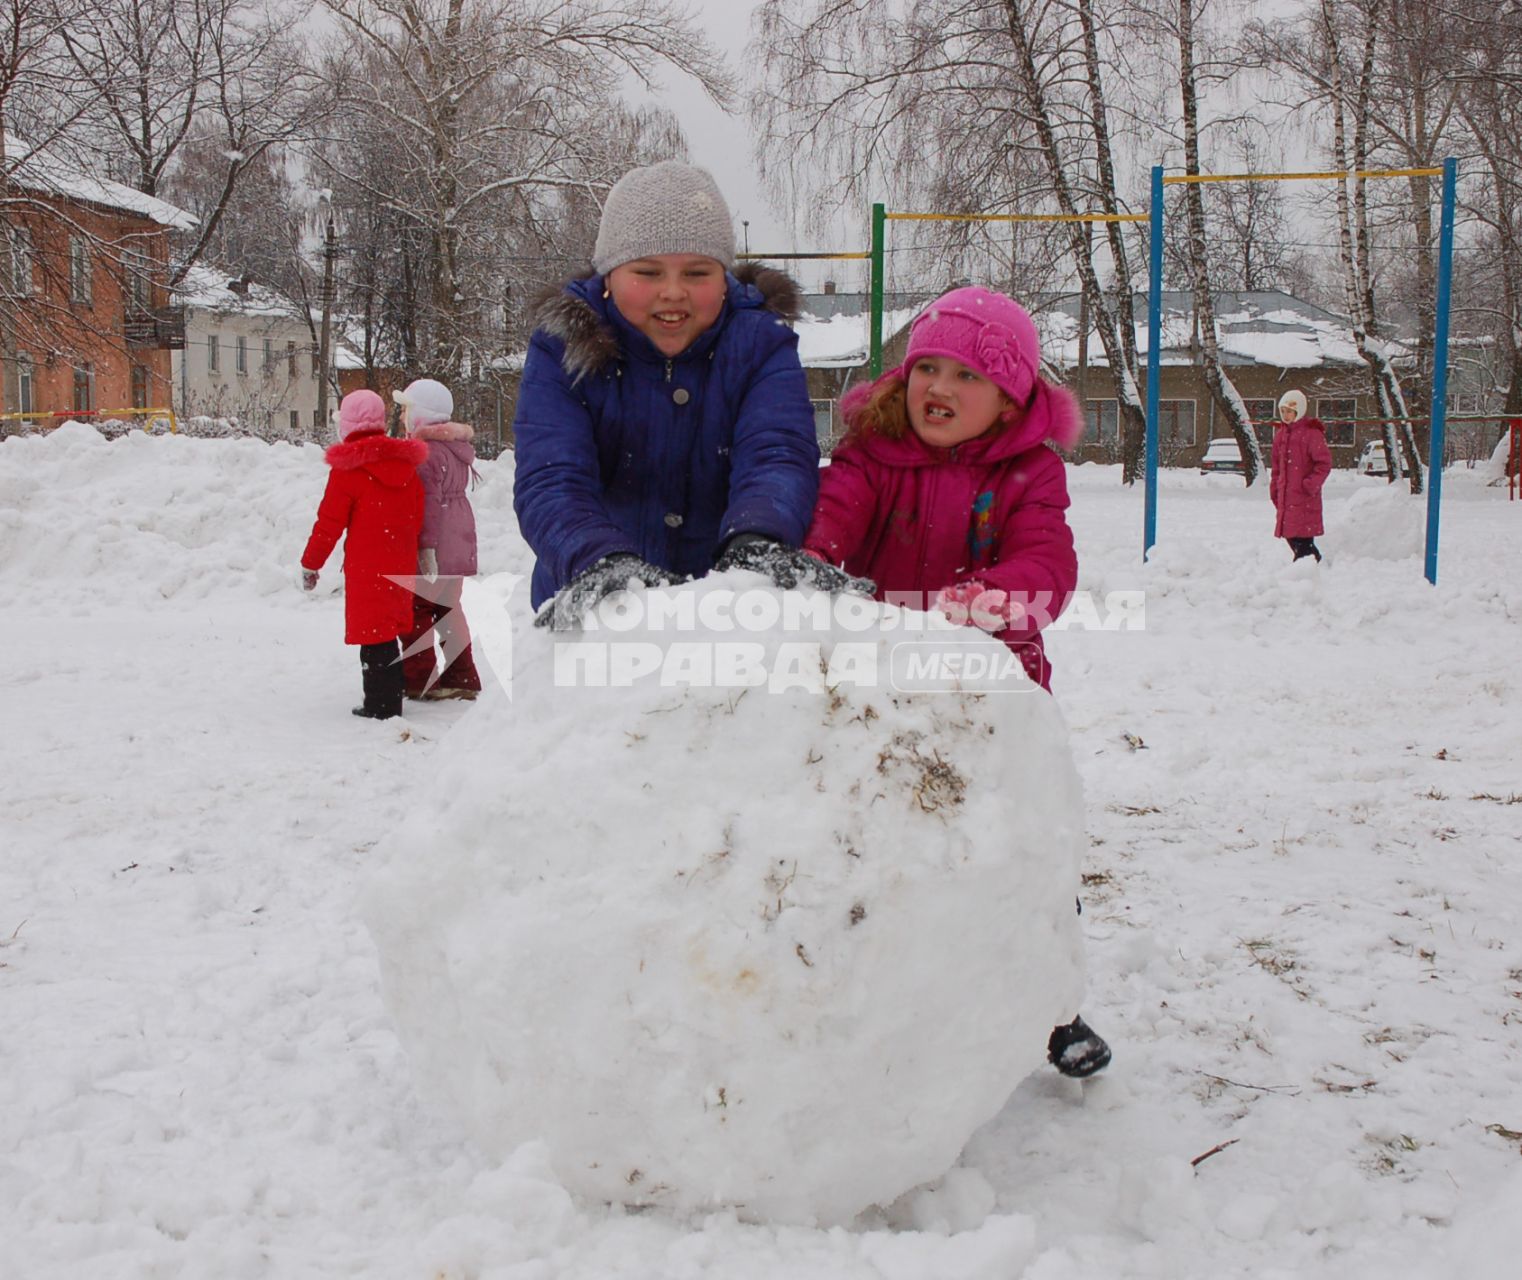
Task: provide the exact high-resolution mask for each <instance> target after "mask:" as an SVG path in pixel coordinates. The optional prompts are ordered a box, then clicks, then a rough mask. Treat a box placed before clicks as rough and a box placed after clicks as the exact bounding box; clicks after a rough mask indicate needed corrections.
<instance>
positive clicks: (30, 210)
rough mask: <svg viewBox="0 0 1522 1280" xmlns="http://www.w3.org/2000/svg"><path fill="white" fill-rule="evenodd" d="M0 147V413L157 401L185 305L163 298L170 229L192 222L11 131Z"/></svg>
mask: <svg viewBox="0 0 1522 1280" xmlns="http://www.w3.org/2000/svg"><path fill="white" fill-rule="evenodd" d="M5 148H6V159H5V163H4V166H3V170H0V174H3V176H0V223H3V225H0V231H3V238H0V364H3V370H4V376H3V379H0V395H3V411H4V413H6V414H10V415H19V414H27V415H51V419H50V420H52V421H57V420H60V419H62V418H64V417H68V416H73V415H100V414H109V412H110V411H111V410H115V409H126V408H157V407H160V406H164V407H167V406H168V405H169V404H170V369H169V350H170V348H171V347H174V346H177V345H179V344H181V343H182V342H183V341H184V321H183V313H182V312H180V311H179V310H178V309H177V308H175V307H172V306H171V305H170V297H169V294H168V291H167V288H166V285H167V279H168V263H169V233H170V230H171V229H175V228H180V229H188V228H190V227H193V226H194V225H195V219H194V218H192V217H191V216H190V215H189V214H188V213H185V212H184V211H183V210H181V209H177V208H175V207H174V206H173V205H170V204H167V203H165V202H164V201H162V200H157V199H154V198H153V197H152V196H145V195H143V194H142V193H141V192H138V191H134V190H133V189H132V188H131V187H127V186H124V185H122V184H121V183H117V182H111V181H109V180H107V179H103V178H95V177H92V176H90V175H88V174H84V173H81V172H79V171H77V170H76V169H75V168H73V167H72V166H69V165H67V164H64V163H62V162H60V161H58V160H56V159H54V158H51V157H47V156H44V155H42V154H41V153H39V152H34V151H32V150H31V149H30V148H29V147H28V146H27V144H26V143H24V142H22V141H20V140H19V139H17V138H15V137H13V136H11V135H7V136H6V139H5ZM44 420H49V419H44ZM15 421H16V419H15V418H11V419H10V420H9V422H10V423H14V422H15Z"/></svg>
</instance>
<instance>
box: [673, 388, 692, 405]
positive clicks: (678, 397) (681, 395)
mask: <svg viewBox="0 0 1522 1280" xmlns="http://www.w3.org/2000/svg"><path fill="white" fill-rule="evenodd" d="M671 398H672V399H673V400H675V401H676V402H677V403H678V404H686V403H687V402H688V401H689V400H691V399H692V397H691V396H690V395H688V394H687V388H686V387H678V388H677V389H676V390H675V391H673V392H672V393H671Z"/></svg>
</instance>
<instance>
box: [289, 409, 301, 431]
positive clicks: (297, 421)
mask: <svg viewBox="0 0 1522 1280" xmlns="http://www.w3.org/2000/svg"><path fill="white" fill-rule="evenodd" d="M300 430H301V410H300V409H292V410H291V434H292V435H295V434H297V433H298V432H299V431H300Z"/></svg>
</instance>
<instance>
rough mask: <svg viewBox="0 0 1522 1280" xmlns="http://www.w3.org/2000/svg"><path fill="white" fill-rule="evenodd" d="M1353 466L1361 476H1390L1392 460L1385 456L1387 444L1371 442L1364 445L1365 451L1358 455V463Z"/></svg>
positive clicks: (1380, 441) (1381, 441)
mask: <svg viewBox="0 0 1522 1280" xmlns="http://www.w3.org/2000/svg"><path fill="white" fill-rule="evenodd" d="M1353 466H1354V469H1355V470H1356V471H1357V472H1358V474H1359V475H1361V476H1388V475H1389V474H1390V460H1389V459H1388V458H1387V457H1386V456H1385V442H1384V441H1383V440H1370V441H1369V443H1368V444H1366V445H1364V447H1363V451H1362V452H1361V453H1360V454H1359V455H1358V461H1357V462H1355V463H1354V464H1353Z"/></svg>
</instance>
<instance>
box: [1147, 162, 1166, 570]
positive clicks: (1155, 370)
mask: <svg viewBox="0 0 1522 1280" xmlns="http://www.w3.org/2000/svg"><path fill="white" fill-rule="evenodd" d="M1150 224H1151V230H1152V271H1151V280H1150V282H1149V286H1148V292H1147V476H1146V494H1147V498H1146V514H1145V516H1144V526H1145V527H1144V529H1143V533H1142V559H1143V560H1145V559H1146V558H1147V556H1148V555H1149V554H1150V553H1151V551H1152V548H1153V547H1155V546H1156V545H1157V398H1158V387H1159V384H1160V383H1161V381H1162V378H1161V375H1160V374H1159V369H1160V368H1161V365H1162V345H1163V166H1162V165H1155V166H1154V167H1153V169H1152V216H1151V219H1150Z"/></svg>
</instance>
